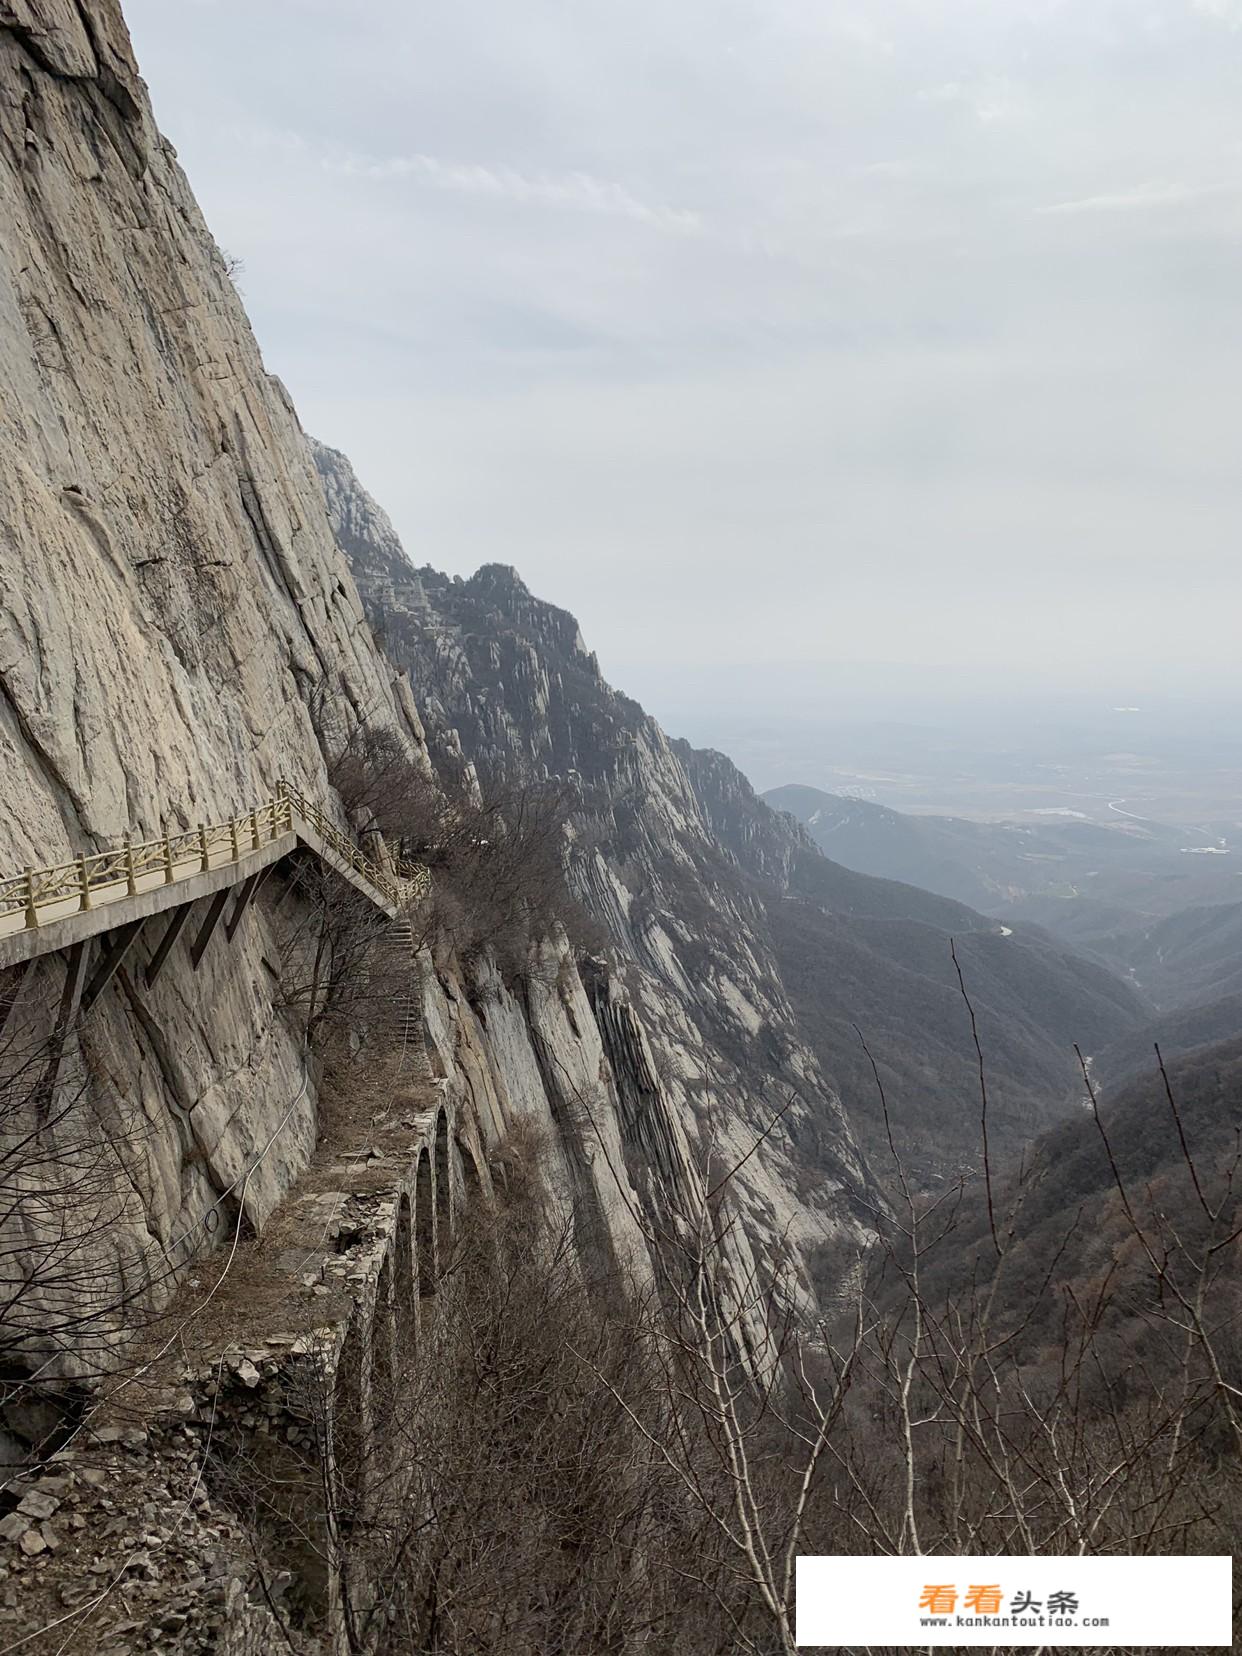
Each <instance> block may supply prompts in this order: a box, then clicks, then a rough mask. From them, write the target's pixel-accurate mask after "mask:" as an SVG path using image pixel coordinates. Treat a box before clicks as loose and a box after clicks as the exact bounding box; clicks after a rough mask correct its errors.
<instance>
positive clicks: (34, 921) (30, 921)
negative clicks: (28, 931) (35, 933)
mask: <svg viewBox="0 0 1242 1656" xmlns="http://www.w3.org/2000/svg"><path fill="white" fill-rule="evenodd" d="M26 924H27V925H28V926H37V925H38V924H39V905H38V904H37V903H36V902H35V883H34V869H33V868H28V869H27V870H26Z"/></svg>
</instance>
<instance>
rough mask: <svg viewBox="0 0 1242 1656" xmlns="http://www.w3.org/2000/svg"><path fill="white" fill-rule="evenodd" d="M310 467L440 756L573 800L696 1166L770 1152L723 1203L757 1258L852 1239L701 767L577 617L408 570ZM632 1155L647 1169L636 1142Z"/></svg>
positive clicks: (365, 513) (613, 932)
mask: <svg viewBox="0 0 1242 1656" xmlns="http://www.w3.org/2000/svg"><path fill="white" fill-rule="evenodd" d="M316 456H317V460H318V463H319V466H320V471H321V475H322V476H323V477H324V483H325V494H326V497H327V500H328V504H329V510H330V512H331V514H332V517H333V520H334V522H335V523H336V524H337V526H338V536H339V539H340V542H341V545H342V547H343V548H344V549H346V550H347V552H348V554H349V556H350V558H351V561H352V562H353V563H354V567H355V572H356V574H357V578H358V581H359V586H360V590H361V591H362V592H363V595H364V602H365V603H366V604H367V606H368V610H369V613H370V615H371V619H372V623H373V625H374V626H375V627H376V629H377V631H379V632H380V633H381V634H382V636H383V638H384V641H385V649H386V650H387V651H388V653H389V655H390V656H391V658H392V659H393V660H394V661H395V662H397V663H399V664H400V665H401V666H402V667H405V668H407V669H408V670H409V672H410V676H411V681H412V683H413V685H414V687H415V691H416V694H417V696H418V698H419V701H420V705H421V707H422V709H423V712H424V717H425V718H426V721H427V727H428V733H429V734H428V739H429V741H430V742H431V745H432V748H433V751H436V750H439V751H442V752H443V753H444V754H445V755H446V756H451V755H455V754H456V753H458V752H460V753H462V754H464V755H465V757H466V758H467V759H468V760H469V761H470V762H471V763H472V764H473V766H474V768H475V770H476V771H477V772H478V774H479V775H480V777H481V778H482V780H483V783H484V786H485V787H486V786H487V785H488V784H489V783H494V782H500V781H506V782H509V783H512V782H514V781H527V780H531V779H534V778H544V777H552V778H558V779H562V780H564V781H565V782H567V783H569V784H571V785H572V787H573V788H574V790H575V792H576V799H577V810H576V813H575V819H574V820H575V832H576V842H575V846H574V854H573V859H572V862H573V875H574V879H575V882H576V885H577V888H578V892H579V895H580V896H581V898H582V900H583V901H584V903H585V904H586V906H587V907H588V908H590V909H591V910H592V911H593V912H594V914H595V915H596V916H597V917H598V918H599V919H600V920H602V921H603V922H604V924H605V926H606V927H607V930H608V934H609V937H610V941H611V943H612V945H613V947H614V949H615V951H616V955H617V958H618V960H619V962H620V964H619V967H618V976H619V977H620V978H623V979H624V982H625V984H626V987H627V989H628V991H629V993H630V994H631V996H632V998H633V1004H634V1007H635V1009H636V1011H637V1013H638V1015H639V1018H640V1019H641V1023H642V1026H643V1028H644V1029H645V1031H646V1032H647V1035H648V1037H649V1039H650V1043H651V1047H652V1050H653V1054H654V1060H655V1064H654V1068H655V1074H656V1075H658V1076H659V1078H660V1081H661V1083H662V1085H663V1088H664V1091H665V1094H666V1096H667V1097H668V1099H669V1100H670V1102H671V1104H672V1106H673V1111H674V1115H675V1119H676V1120H677V1122H678V1123H679V1124H680V1126H681V1129H682V1131H683V1132H684V1134H685V1136H686V1139H687V1142H688V1144H689V1146H690V1148H691V1153H692V1155H694V1156H696V1157H697V1158H698V1159H699V1160H700V1161H705V1160H707V1159H708V1158H714V1159H715V1162H716V1164H717V1165H718V1166H725V1165H732V1164H733V1163H734V1162H739V1161H741V1160H742V1158H743V1157H746V1156H748V1154H749V1152H751V1150H752V1149H753V1147H754V1145H755V1143H756V1141H757V1140H759V1139H760V1138H762V1143H760V1145H759V1148H758V1150H757V1151H755V1153H754V1154H753V1155H750V1156H749V1159H748V1160H747V1161H746V1163H745V1166H744V1167H742V1168H741V1169H740V1171H739V1173H738V1177H737V1180H736V1184H735V1191H734V1194H735V1197H736V1199H737V1201H738V1205H739V1208H740V1210H741V1211H742V1213H743V1214H744V1216H745V1224H744V1226H743V1233H744V1235H745V1237H746V1238H747V1239H748V1242H749V1245H750V1247H751V1249H752V1250H753V1251H754V1254H756V1255H757V1256H758V1257H760V1258H765V1259H766V1258H770V1257H771V1256H773V1255H774V1254H776V1253H777V1252H779V1249H780V1246H781V1239H782V1238H788V1240H789V1241H790V1242H791V1243H792V1245H793V1247H794V1249H795V1250H796V1251H799V1252H801V1253H802V1254H803V1255H804V1256H805V1255H806V1254H807V1253H809V1252H811V1251H813V1250H814V1249H816V1248H817V1247H818V1246H819V1245H820V1244H822V1243H824V1242H825V1241H826V1240H829V1239H831V1238H834V1237H836V1238H839V1237H841V1236H842V1235H846V1236H849V1235H858V1234H861V1229H862V1228H863V1227H864V1226H865V1224H866V1222H867V1216H868V1215H869V1214H870V1213H872V1212H874V1203H875V1194H874V1189H873V1185H872V1181H871V1178H870V1174H869V1173H868V1170H867V1168H866V1166H865V1163H864V1161H863V1158H862V1157H861V1155H860V1153H859V1151H858V1147H857V1145H856V1143H855V1139H854V1134H853V1131H852V1128H851V1125H850V1122H849V1120H848V1118H847V1116H846V1113H845V1111H844V1110H843V1108H842V1105H841V1101H840V1099H839V1097H838V1095H837V1093H836V1092H835V1090H834V1089H833V1088H832V1087H831V1086H830V1085H829V1084H828V1083H827V1081H826V1080H825V1078H824V1075H823V1073H822V1070H821V1068H820V1065H819V1063H818V1062H817V1060H816V1058H815V1056H814V1055H813V1054H812V1052H811V1051H810V1049H809V1047H808V1045H807V1043H806V1040H805V1038H804V1035H803V1033H802V1031H801V1030H800V1028H799V1025H798V1021H797V1019H796V1016H795V1014H794V1012H793V1009H792V1007H791V1005H790V1002H789V999H788V996H787V994H786V991H785V988H784V985H783V983H782V981H781V975H780V970H779V966H778V963H777V961H776V959H775V957H774V955H773V953H772V949H771V947H770V943H769V941H768V938H767V935H766V921H765V915H764V910H763V904H762V901H761V899H760V898H759V897H758V896H757V895H756V893H755V892H754V891H753V890H752V889H751V887H750V883H749V878H748V874H747V870H746V867H745V865H744V864H743V862H742V860H741V859H740V858H739V857H738V856H737V855H736V854H735V853H734V851H733V850H732V848H731V846H730V845H729V844H728V843H727V842H726V841H725V840H724V839H723V838H722V836H721V835H720V834H719V833H718V832H717V831H716V828H715V827H714V825H713V822H712V819H711V813H710V808H709V807H710V795H709V794H708V793H707V791H705V790H703V789H701V788H700V787H699V786H696V781H695V779H694V777H693V775H692V765H699V764H701V763H706V760H704V759H703V757H702V756H696V755H692V754H691V753H690V752H689V750H688V749H684V748H681V747H680V746H679V745H678V744H674V743H670V741H669V740H668V738H667V737H666V736H665V734H664V732H663V731H662V730H661V729H660V727H659V725H658V724H657V723H656V722H655V720H654V719H651V718H649V717H648V716H647V715H646V714H645V713H644V712H643V711H642V709H641V708H640V707H639V706H638V704H637V703H635V702H633V701H630V700H629V699H628V698H626V697H625V696H622V695H619V694H617V693H616V692H615V691H613V690H612V689H611V688H610V687H609V686H608V685H607V684H606V683H605V682H604V680H603V678H602V677H601V675H600V671H599V666H598V663H597V662H596V660H595V658H594V656H593V655H591V654H590V653H589V652H588V650H587V648H586V646H585V644H584V643H583V641H582V638H581V634H580V632H579V629H578V625H577V622H576V621H575V620H574V618H573V617H572V616H570V615H568V614H567V613H566V612H565V611H563V610H559V609H557V608H555V607H554V606H552V605H550V604H546V603H543V602H541V601H539V600H538V599H536V598H534V597H532V595H531V594H530V593H529V592H528V591H527V589H526V588H525V586H524V585H523V584H522V582H521V581H520V580H519V579H518V577H517V576H516V574H515V573H514V572H513V571H512V570H510V569H507V568H505V567H503V566H500V565H490V566H488V567H486V568H484V569H482V570H480V571H479V573H478V574H477V575H476V576H474V577H473V578H472V579H471V580H469V581H465V582H462V581H459V580H457V581H455V580H452V579H450V578H448V577H446V576H443V575H440V574H437V573H436V572H435V571H434V570H431V569H420V570H417V571H415V570H414V569H413V568H411V566H410V565H409V563H408V562H407V561H406V560H405V558H404V556H403V554H402V553H401V549H400V546H399V544H398V543H397V541H396V538H395V536H393V534H392V532H391V527H390V526H389V525H388V524H387V521H386V520H385V519H383V518H382V516H381V515H379V514H378V513H377V511H376V509H375V508H374V506H373V505H371V504H370V503H369V501H368V500H367V497H366V496H365V492H364V491H362V490H361V488H360V486H359V485H358V483H357V481H356V479H355V478H354V477H353V474H352V472H351V470H350V468H349V466H348V462H346V461H345V460H344V458H343V457H342V456H340V455H338V454H335V453H334V452H333V451H331V450H327V449H324V448H322V447H317V448H316ZM377 524H380V525H382V532H381V533H380V534H377V535H372V534H371V533H370V532H369V529H370V526H374V525H377ZM720 762H721V764H722V765H723V766H725V767H726V768H727V770H728V772H729V773H730V775H731V778H732V780H733V783H734V785H735V786H737V787H738V788H740V789H742V790H744V791H745V793H746V794H747V795H749V796H750V797H751V798H752V799H753V795H750V790H749V788H748V787H747V785H746V784H745V782H744V780H743V779H742V778H741V777H740V776H739V775H738V773H737V772H736V770H734V769H733V767H732V766H729V765H728V762H727V761H724V760H721V761H720ZM759 814H760V816H761V819H762V820H763V823H764V826H765V827H766V828H767V829H769V831H770V832H769V837H770V840H771V843H770V844H762V843H761V841H760V838H759V836H756V837H755V839H754V841H753V844H752V846H751V849H750V858H751V861H752V862H753V863H754V865H755V866H756V868H759V869H762V870H763V871H765V872H766V873H768V874H769V875H771V876H772V877H780V878H784V877H786V875H787V873H788V868H789V864H790V861H791V859H792V858H793V857H794V856H795V855H796V854H797V853H798V852H800V851H801V850H802V849H803V848H804V842H803V841H802V840H801V839H800V838H799V837H798V836H797V835H796V834H794V833H793V832H792V831H791V830H789V829H787V828H785V827H784V826H783V821H782V819H779V818H777V817H775V816H774V815H773V813H771V812H770V811H766V810H765V809H764V808H763V807H760V808H759ZM790 1100H792V1103H790ZM782 1109H784V1110H785V1114H784V1115H783V1116H782V1119H781V1123H780V1126H779V1129H778V1130H776V1131H775V1132H771V1133H770V1134H768V1136H766V1137H765V1136H763V1135H765V1133H767V1130H768V1129H769V1128H770V1127H771V1124H772V1121H773V1117H774V1116H775V1115H776V1114H777V1113H778V1112H779V1111H781V1110H782ZM641 1115H642V1112H641V1111H638V1112H636V1120H641ZM627 1151H628V1165H629V1166H630V1167H631V1169H636V1168H641V1167H642V1165H643V1164H644V1162H645V1159H646V1155H647V1147H646V1146H645V1144H644V1143H643V1142H642V1140H641V1138H639V1137H637V1136H636V1137H635V1138H634V1140H633V1141H632V1142H631V1143H629V1144H628V1145H627Z"/></svg>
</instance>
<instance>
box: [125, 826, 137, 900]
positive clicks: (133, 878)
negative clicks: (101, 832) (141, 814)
mask: <svg viewBox="0 0 1242 1656" xmlns="http://www.w3.org/2000/svg"><path fill="white" fill-rule="evenodd" d="M125 886H126V889H127V890H128V892H129V895H130V896H131V897H136V896H137V895H138V874H137V871H136V870H135V868H134V841H133V836H132V835H131V834H126V836H125Z"/></svg>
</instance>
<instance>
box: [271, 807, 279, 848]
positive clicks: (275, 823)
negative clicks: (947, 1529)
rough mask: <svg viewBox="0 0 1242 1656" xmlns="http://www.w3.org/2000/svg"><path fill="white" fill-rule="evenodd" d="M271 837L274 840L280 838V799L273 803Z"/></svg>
mask: <svg viewBox="0 0 1242 1656" xmlns="http://www.w3.org/2000/svg"><path fill="white" fill-rule="evenodd" d="M270 837H271V838H272V839H279V838H280V800H279V798H277V799H273V801H272V832H271V836H270Z"/></svg>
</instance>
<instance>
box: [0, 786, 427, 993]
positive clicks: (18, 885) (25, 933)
mask: <svg viewBox="0 0 1242 1656" xmlns="http://www.w3.org/2000/svg"><path fill="white" fill-rule="evenodd" d="M299 846H304V847H305V848H306V849H308V850H309V851H311V852H312V853H313V854H314V855H315V856H316V857H318V858H319V859H320V860H321V861H322V862H325V863H327V864H328V865H329V866H330V867H332V868H333V869H335V871H336V872H337V873H338V874H339V875H340V876H341V877H342V878H343V879H345V880H347V881H348V882H349V883H350V884H351V885H353V886H354V887H356V889H357V890H359V891H360V892H362V893H363V895H364V896H366V897H367V898H369V899H370V900H371V901H372V902H373V903H374V904H375V905H376V907H377V908H380V909H382V910H383V911H384V913H386V914H387V915H388V916H389V917H390V918H395V917H396V915H397V914H398V912H399V911H400V909H401V908H402V907H403V906H404V905H405V904H406V903H408V902H411V901H414V900H416V899H417V898H419V897H421V896H423V895H425V893H426V891H427V888H428V886H429V884H430V875H429V874H428V872H427V870H426V869H425V868H421V867H417V866H409V865H404V864H397V865H395V866H393V867H384V866H382V865H381V864H380V863H378V862H376V861H374V860H373V859H372V858H370V857H367V856H366V855H364V853H363V852H361V851H360V850H359V849H358V847H357V846H356V845H354V844H353V843H352V841H351V840H349V838H348V837H347V836H346V835H345V834H343V833H342V832H341V831H340V829H339V828H338V827H337V826H336V825H335V824H334V823H333V822H332V820H331V818H330V817H328V816H327V815H326V814H325V813H324V812H323V811H321V810H320V809H319V808H318V806H316V805H315V804H313V803H312V802H311V801H310V800H308V799H307V798H305V796H304V795H303V794H301V793H299V792H298V790H297V789H296V788H293V787H291V786H290V785H289V784H288V783H287V782H284V781H281V782H279V783H278V784H277V788H276V794H275V797H274V798H272V799H268V800H264V801H263V802H262V803H261V804H259V805H255V806H253V807H252V808H251V809H250V810H249V811H246V812H244V813H243V814H242V815H240V816H234V817H229V818H227V819H226V820H225V821H223V822H213V823H204V824H202V825H201V826H200V827H198V828H195V829H193V830H191V831H189V832H186V833H178V834H166V835H164V836H163V837H162V838H160V839H153V840H140V841H134V840H131V839H128V838H127V839H126V840H125V842H124V843H123V844H122V845H120V846H117V847H115V848H114V849H113V850H110V851H98V852H92V853H88V854H86V855H83V856H80V857H77V858H75V859H74V860H73V861H72V862H66V863H57V864H53V865H51V866H49V867H46V868H27V869H24V870H23V871H22V873H20V874H15V875H10V876H9V877H8V878H5V879H0V967H4V966H12V965H16V964H17V963H19V962H21V961H24V960H31V959H33V958H34V957H35V956H37V955H42V954H49V953H52V952H55V951H56V950H60V949H66V948H69V947H70V946H71V945H73V944H75V943H81V942H85V941H86V940H87V939H89V938H91V937H97V936H99V935H100V933H102V932H111V931H118V930H122V929H124V928H126V927H128V926H129V925H131V924H135V923H141V921H143V920H145V919H147V918H148V917H149V916H150V915H153V914H159V913H162V912H164V911H165V910H168V909H179V908H184V907H187V906H188V905H189V904H191V903H194V902H195V901H197V899H198V898H199V897H204V896H210V895H215V896H216V897H217V900H218V902H219V905H220V907H221V908H222V907H223V902H224V896H225V894H227V892H228V891H229V889H230V888H231V887H233V886H235V885H241V886H242V891H241V893H240V895H239V899H238V903H239V907H238V910H237V913H236V914H235V916H234V919H235V920H236V919H238V918H240V914H241V912H242V910H243V909H244V907H245V906H248V904H249V901H250V899H251V897H253V895H254V893H255V891H256V890H257V889H258V885H259V883H260V881H261V879H262V876H263V875H264V873H265V872H266V870H268V869H269V868H271V867H272V866H273V865H274V864H275V863H277V862H279V861H280V859H281V858H282V857H285V856H287V855H288V854H289V853H290V852H291V851H294V850H296V849H298V847H299ZM217 917H218V910H217Z"/></svg>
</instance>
